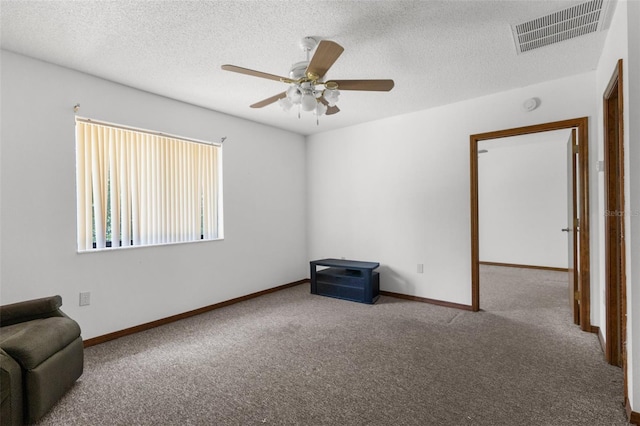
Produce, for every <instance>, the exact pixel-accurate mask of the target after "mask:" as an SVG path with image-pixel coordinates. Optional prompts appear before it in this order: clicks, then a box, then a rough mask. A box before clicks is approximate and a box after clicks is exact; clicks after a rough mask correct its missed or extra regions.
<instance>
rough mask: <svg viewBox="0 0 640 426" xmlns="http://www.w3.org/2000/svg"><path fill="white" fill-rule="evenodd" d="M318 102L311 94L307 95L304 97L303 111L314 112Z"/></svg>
mask: <svg viewBox="0 0 640 426" xmlns="http://www.w3.org/2000/svg"><path fill="white" fill-rule="evenodd" d="M317 103H318V101H316V98H315V97H314V96H313V95H312V94H311V93H305V94H304V95H302V110H303V111H313V110H314V109H315V108H316V105H317Z"/></svg>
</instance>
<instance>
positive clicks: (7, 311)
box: [0, 296, 66, 327]
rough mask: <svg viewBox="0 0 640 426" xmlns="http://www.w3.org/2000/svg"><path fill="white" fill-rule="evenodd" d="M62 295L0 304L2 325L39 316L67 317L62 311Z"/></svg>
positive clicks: (0, 325) (0, 322) (0, 323)
mask: <svg viewBox="0 0 640 426" xmlns="http://www.w3.org/2000/svg"><path fill="white" fill-rule="evenodd" d="M60 306H62V297H60V296H50V297H43V298H41V299H33V300H26V301H24V302H18V303H12V304H10V305H4V306H0V327H4V326H7V325H12V324H17V323H20V322H25V321H31V320H34V319H39V318H49V317H66V315H65V314H63V313H62V311H60V309H59V308H60Z"/></svg>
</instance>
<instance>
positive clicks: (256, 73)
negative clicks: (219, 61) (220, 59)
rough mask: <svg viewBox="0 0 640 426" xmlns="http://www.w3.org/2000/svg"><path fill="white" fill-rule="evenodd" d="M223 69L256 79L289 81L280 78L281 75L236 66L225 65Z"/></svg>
mask: <svg viewBox="0 0 640 426" xmlns="http://www.w3.org/2000/svg"><path fill="white" fill-rule="evenodd" d="M222 69H223V70H225V71H233V72H237V73H240V74H246V75H252V76H254V77H260V78H267V79H269V80H275V81H287V80H289V79H288V78H286V77H280V76H279V75H274V74H268V73H266V72H261V71H255V70H250V69H249V68H242V67H237V66H235V65H223V66H222Z"/></svg>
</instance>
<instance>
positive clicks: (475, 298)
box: [469, 117, 594, 332]
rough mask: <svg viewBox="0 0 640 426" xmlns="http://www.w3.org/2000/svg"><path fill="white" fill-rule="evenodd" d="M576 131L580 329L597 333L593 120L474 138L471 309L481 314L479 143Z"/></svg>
mask: <svg viewBox="0 0 640 426" xmlns="http://www.w3.org/2000/svg"><path fill="white" fill-rule="evenodd" d="M574 128H575V129H576V130H577V132H578V166H579V172H578V173H579V174H578V181H579V194H578V204H579V212H580V234H579V235H580V239H579V240H580V289H581V291H580V295H579V300H580V328H581V329H582V330H584V331H588V332H593V331H594V328H593V327H592V326H591V288H590V270H591V267H590V266H591V263H590V262H591V260H590V253H589V118H588V117H580V118H573V119H569V120H562V121H555V122H551V123H543V124H536V125H532V126H525V127H516V128H513V129H505V130H498V131H493V132H487V133H479V134H475V135H471V136H470V144H469V146H470V152H469V154H470V177H471V308H472V310H473V311H476V312H477V311H479V310H480V240H479V234H480V230H479V220H478V142H480V141H483V140H487V139H499V138H505V137H510V136H520V135H528V134H531V133H541V132H548V131H552V130H563V129H574Z"/></svg>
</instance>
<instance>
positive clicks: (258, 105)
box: [250, 92, 287, 108]
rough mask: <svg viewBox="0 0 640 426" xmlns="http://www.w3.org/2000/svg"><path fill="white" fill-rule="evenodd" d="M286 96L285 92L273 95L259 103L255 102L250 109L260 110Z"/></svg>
mask: <svg viewBox="0 0 640 426" xmlns="http://www.w3.org/2000/svg"><path fill="white" fill-rule="evenodd" d="M286 96H287V92H282V93H278V94H277V95H273V96H271V97H270V98H267V99H264V100H262V101H260V102H256V103H255V104H253V105H250V106H251V108H262V107H265V106H267V105H271V104H272V103H274V102H276V101H277V100H278V99H282V98H285V97H286Z"/></svg>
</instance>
